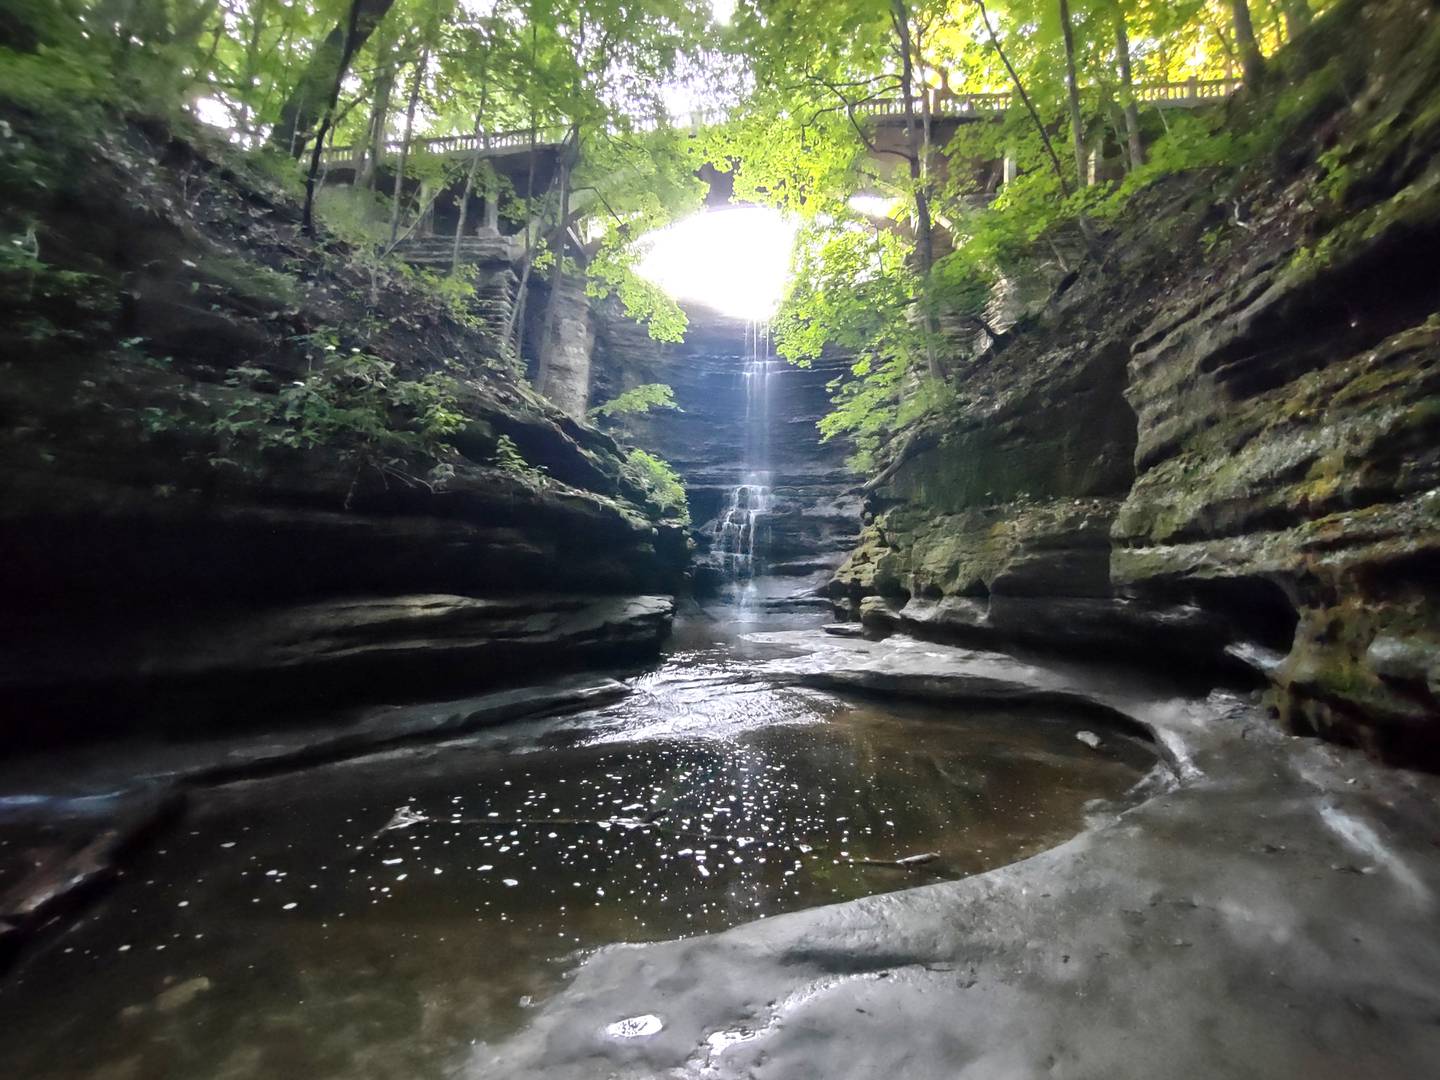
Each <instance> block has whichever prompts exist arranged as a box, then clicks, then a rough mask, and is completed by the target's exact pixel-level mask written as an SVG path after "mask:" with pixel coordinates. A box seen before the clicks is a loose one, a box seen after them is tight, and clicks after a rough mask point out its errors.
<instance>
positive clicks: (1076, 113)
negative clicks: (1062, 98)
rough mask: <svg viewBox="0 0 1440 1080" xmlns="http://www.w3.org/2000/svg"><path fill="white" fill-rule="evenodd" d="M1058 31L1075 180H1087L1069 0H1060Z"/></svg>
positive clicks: (1082, 121) (1083, 133) (1082, 183)
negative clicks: (1061, 48) (1062, 47)
mask: <svg viewBox="0 0 1440 1080" xmlns="http://www.w3.org/2000/svg"><path fill="white" fill-rule="evenodd" d="M1060 33H1061V35H1062V36H1063V37H1064V39H1065V90H1066V96H1067V98H1068V100H1069V106H1070V141H1071V142H1072V143H1073V144H1074V149H1075V182H1076V183H1077V184H1079V185H1080V186H1081V187H1082V188H1083V187H1085V186H1086V184H1087V183H1088V182H1089V178H1088V177H1087V176H1086V169H1085V121H1084V120H1083V118H1082V117H1081V115H1080V84H1079V82H1078V81H1077V80H1076V78H1075V30H1074V28H1073V27H1072V26H1071V25H1070V0H1060Z"/></svg>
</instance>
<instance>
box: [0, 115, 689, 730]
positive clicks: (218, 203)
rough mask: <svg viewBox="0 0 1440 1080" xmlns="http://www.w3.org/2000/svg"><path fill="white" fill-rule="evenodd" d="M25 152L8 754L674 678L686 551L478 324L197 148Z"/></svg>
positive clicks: (8, 618) (12, 407) (596, 438)
mask: <svg viewBox="0 0 1440 1080" xmlns="http://www.w3.org/2000/svg"><path fill="white" fill-rule="evenodd" d="M8 123H9V125H10V126H9V128H7V132H9V133H11V135H12V136H13V138H15V139H24V140H26V141H27V142H28V144H29V149H28V150H27V154H28V155H29V156H28V157H27V158H26V161H27V162H28V163H29V167H30V168H31V169H32V170H34V171H36V172H37V175H46V176H48V178H49V180H48V183H47V184H46V185H38V184H28V185H26V186H23V187H22V186H18V185H17V186H16V187H15V189H14V190H13V191H11V192H10V194H11V195H12V203H13V205H12V209H14V210H15V211H16V212H24V213H28V214H31V215H33V217H34V220H35V221H36V222H37V226H36V231H37V234H38V235H39V236H40V237H41V240H40V243H41V244H42V245H43V246H42V253H43V255H44V257H45V265H46V266H47V267H49V268H53V269H47V270H46V271H45V273H44V274H40V275H33V276H32V278H31V280H30V281H29V282H28V283H27V282H26V281H25V280H22V279H21V276H20V275H10V276H7V277H5V279H4V281H3V286H4V287H3V289H0V306H3V307H4V309H5V319H4V322H3V326H4V330H3V331H0V335H3V338H4V342H3V344H4V360H3V368H4V371H3V377H0V413H3V416H4V418H5V422H4V424H3V427H0V589H3V591H4V595H5V606H6V612H5V618H4V619H3V620H0V703H3V706H4V709H3V711H4V715H5V719H4V720H3V721H0V740H5V739H8V738H11V737H14V738H44V737H61V736H62V735H64V736H68V735H69V734H86V733H90V732H92V731H95V730H101V729H104V728H106V727H108V726H116V727H127V726H134V725H150V724H157V723H160V722H161V721H160V718H161V717H162V716H164V717H165V718H166V719H165V722H166V723H173V724H179V725H181V726H185V727H189V726H201V725H203V724H205V723H206V722H208V721H209V720H213V719H215V717H216V714H217V713H218V712H222V711H223V712H225V714H226V715H225V722H226V723H232V722H233V723H240V722H268V720H269V719H270V718H271V717H272V715H273V714H275V713H276V711H277V710H278V711H282V712H283V711H285V710H288V709H291V708H301V709H306V708H313V707H329V706H332V705H335V704H338V703H343V702H344V701H347V700H350V699H353V698H364V697H375V696H377V695H383V696H386V697H390V698H399V697H407V696H425V695H429V696H432V697H433V696H436V694H437V693H438V692H440V691H443V690H446V689H448V688H450V687H452V686H466V687H469V686H473V685H477V684H484V683H487V682H497V681H511V680H514V679H516V678H520V677H525V676H529V675H534V674H537V673H540V674H543V673H548V672H550V671H552V670H555V669H556V668H560V667H565V666H575V665H578V664H585V663H590V662H594V661H598V660H602V659H610V658H613V657H615V656H633V655H637V654H643V653H646V652H654V651H655V650H656V649H657V648H658V644H659V642H660V640H661V638H662V637H663V635H664V633H665V631H666V629H667V627H668V620H669V612H670V608H671V601H670V599H669V594H671V593H673V592H674V591H675V589H676V588H678V587H679V585H680V583H681V580H682V575H683V573H684V568H685V544H684V538H683V535H682V533H681V532H680V530H679V529H678V528H677V527H675V526H673V525H668V524H666V523H665V522H664V521H663V520H662V516H661V514H660V513H659V512H658V510H656V509H655V508H653V507H649V506H647V505H646V499H647V496H646V493H645V491H643V490H642V489H640V488H639V487H637V485H636V484H635V483H634V482H632V481H631V480H630V479H627V477H626V476H625V475H624V473H623V471H622V464H623V462H622V456H621V454H620V452H619V450H618V448H617V446H616V445H615V443H614V442H613V440H612V439H611V438H610V437H609V436H607V435H605V434H603V433H601V432H599V431H597V430H596V429H595V428H593V427H591V426H589V425H586V424H584V423H583V422H580V421H577V420H576V419H575V418H573V417H572V416H570V415H567V414H566V413H565V412H563V411H561V410H559V409H557V408H556V407H554V406H553V405H552V404H550V403H549V402H547V401H546V400H544V399H543V398H542V397H540V396H539V395H538V394H536V393H534V392H533V391H532V390H531V389H530V388H529V387H528V386H527V385H526V384H525V382H524V381H523V380H522V379H521V378H520V377H519V376H518V374H517V373H516V372H515V371H514V370H513V366H512V365H511V364H510V362H509V361H508V360H507V359H506V358H505V356H504V352H505V350H504V349H502V348H501V347H500V345H499V343H498V340H497V338H496V335H495V333H494V328H493V327H492V326H490V325H489V324H488V323H487V322H486V320H485V319H477V318H474V317H472V316H471V315H470V314H468V313H467V312H466V311H465V310H463V309H462V308H460V307H457V306H456V305H454V304H453V303H451V302H448V301H447V300H446V298H445V296H444V295H443V293H440V292H439V291H437V290H433V289H426V288H422V287H418V286H417V285H414V284H411V283H410V282H409V281H408V280H406V279H405V278H402V277H401V276H400V275H398V274H397V273H395V272H394V271H393V270H390V269H385V268H371V267H369V266H368V265H367V264H366V263H365V262H364V261H363V260H362V259H359V258H356V257H355V256H356V254H357V253H356V252H354V251H352V250H351V249H349V248H347V247H346V245H345V244H344V243H342V242H340V241H338V240H335V239H334V238H333V237H332V238H328V239H322V240H312V239H310V238H309V237H307V236H305V235H303V233H302V230H301V228H300V210H299V206H298V205H297V203H296V202H295V201H294V200H293V199H292V198H291V197H290V196H289V195H288V194H286V193H285V192H282V191H280V190H279V189H278V188H277V187H276V186H275V184H274V183H273V182H271V181H269V180H267V179H266V178H265V177H264V176H263V175H262V174H260V173H258V172H253V171H251V170H250V168H249V167H248V166H247V164H246V163H245V162H244V160H243V159H240V158H237V157H236V155H235V154H234V153H233V151H231V150H229V149H228V148H225V147H220V146H215V147H208V146H207V144H206V142H205V137H204V136H203V135H202V134H201V133H199V132H198V131H197V130H189V129H187V130H182V131H173V130H169V129H164V128H160V127H158V126H152V127H149V128H143V127H138V126H133V125H132V126H126V125H123V124H121V125H117V126H116V127H115V128H114V129H113V130H112V131H110V132H109V133H107V134H106V135H105V136H104V137H103V138H101V139H100V140H99V141H97V142H95V143H94V144H93V145H92V144H89V143H87V144H85V146H83V147H78V146H76V145H73V144H69V143H66V142H64V137H65V133H64V132H55V131H53V130H49V129H46V128H44V127H43V126H37V121H36V120H35V119H34V118H32V117H28V116H26V115H24V114H16V115H13V116H10V117H9V119H8ZM52 167H53V169H52ZM45 170H51V171H50V172H46V171H45ZM491 321H493V320H491ZM322 371H323V372H326V373H327V375H326V376H325V378H324V379H323V380H321V381H318V382H317V381H316V373H317V372H322ZM582 404H583V402H582ZM456 412H458V413H460V414H463V416H462V417H460V418H459V420H460V424H461V426H460V429H459V430H458V431H454V432H453V433H451V434H449V435H447V436H445V439H446V441H448V443H450V444H451V445H452V447H453V449H451V450H448V451H443V452H439V456H438V457H436V456H432V455H431V453H430V452H429V450H427V446H429V445H430V444H428V443H427V442H426V439H427V436H426V429H427V425H429V424H432V423H434V424H437V425H440V424H443V425H446V426H447V427H453V426H454V425H455V423H456V419H457V418H456V417H454V416H452V415H451V414H453V413H456Z"/></svg>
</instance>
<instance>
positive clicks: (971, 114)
mask: <svg viewBox="0 0 1440 1080" xmlns="http://www.w3.org/2000/svg"><path fill="white" fill-rule="evenodd" d="M1240 85H1241V83H1240V80H1239V79H1189V80H1187V81H1185V82H1176V83H1170V82H1167V83H1150V84H1144V85H1141V86H1137V87H1136V88H1135V100H1136V102H1137V103H1138V104H1140V105H1142V106H1151V107H1153V108H1161V109H1196V108H1200V107H1202V106H1205V105H1214V104H1216V103H1217V102H1220V101H1224V100H1225V99H1226V98H1228V97H1229V96H1230V95H1231V94H1233V93H1234V92H1235V91H1236V90H1238V89H1240ZM928 94H929V98H930V101H929V104H930V115H931V117H932V118H934V119H939V120H960V121H964V120H972V119H973V120H982V119H987V118H991V117H995V116H999V115H1001V114H1003V113H1004V112H1005V111H1006V110H1007V109H1009V108H1010V105H1011V103H1012V101H1013V100H1014V95H1013V94H1011V93H1009V92H1004V93H995V94H951V93H949V92H947V91H944V90H930V91H928ZM921 106H922V102H920V101H917V102H916V103H915V111H916V115H917V116H918V115H919V114H920V111H921ZM855 112H856V115H858V116H864V117H867V118H871V119H874V120H877V121H878V122H880V123H882V124H886V125H889V124H893V123H894V122H896V121H900V120H903V119H904V118H905V105H904V102H903V101H901V100H900V99H898V98H895V99H890V98H879V99H876V100H873V101H867V102H864V103H862V104H860V105H858V106H856V109H855ZM719 119H720V118H719V116H718V115H717V116H711V115H709V114H705V113H695V114H691V115H688V116H685V117H680V118H676V119H673V120H672V121H671V123H672V124H673V126H675V127H676V128H679V129H682V130H684V129H690V130H696V129H698V128H701V127H705V126H707V125H709V124H713V123H716V122H718V121H719ZM656 126H657V125H656V124H655V123H648V124H646V123H642V124H640V125H638V126H637V130H645V129H646V128H649V129H652V130H653V128H654V127H656ZM564 139H565V129H564V128H563V127H553V128H537V129H536V130H534V131H533V132H532V131H531V130H530V129H529V128H526V129H524V130H521V131H496V132H488V133H484V134H479V135H474V134H471V135H441V136H439V137H438V138H433V139H415V140H413V141H412V142H411V143H410V152H411V153H417V154H438V155H442V156H450V155H454V156H457V157H460V156H463V157H466V158H467V159H468V158H469V157H471V156H475V155H478V156H479V157H481V158H486V157H500V156H508V155H511V154H516V153H522V152H525V151H528V150H529V149H531V147H532V146H533V147H534V148H535V149H536V150H554V149H555V148H556V147H558V146H559V145H560V144H561V143H562V142H563V141H564ZM400 148H401V143H400V142H399V141H398V140H397V141H392V142H388V143H386V144H385V151H386V153H387V155H398V154H399V153H400ZM364 158H365V147H362V146H331V147H328V148H327V149H326V150H325V151H324V152H323V153H322V154H321V156H320V159H321V162H322V163H323V164H324V166H325V167H326V169H332V170H336V171H341V170H348V169H357V168H359V167H360V166H361V165H362V164H363V162H364Z"/></svg>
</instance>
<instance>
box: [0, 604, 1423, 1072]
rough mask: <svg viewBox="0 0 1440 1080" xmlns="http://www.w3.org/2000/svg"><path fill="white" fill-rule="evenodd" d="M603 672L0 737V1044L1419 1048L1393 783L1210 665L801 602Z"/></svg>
mask: <svg viewBox="0 0 1440 1080" xmlns="http://www.w3.org/2000/svg"><path fill="white" fill-rule="evenodd" d="M620 674H624V675H626V678H625V679H624V681H623V682H621V681H617V680H614V679H607V678H599V677H595V678H590V677H579V678H572V679H570V680H568V681H566V682H564V683H559V684H555V685H551V686H548V687H543V688H533V689H527V690H515V691H507V692H504V693H498V694H490V695H487V696H485V697H484V698H477V699H472V700H469V701H464V702H446V703H440V704H435V705H424V706H410V707H406V708H396V709H390V710H371V711H369V712H366V713H364V714H361V715H360V716H359V717H358V718H357V717H356V716H353V715H352V716H350V717H348V718H344V721H343V722H342V721H341V720H336V719H333V718H332V720H331V721H330V722H329V723H324V724H322V723H317V724H315V725H314V726H313V727H310V728H307V729H305V730H303V731H298V732H296V731H292V732H291V733H290V734H288V735H287V736H286V737H284V738H279V737H273V736H272V737H268V738H260V737H256V736H248V737H236V738H232V739H227V740H223V741H215V740H206V741H199V742H189V743H176V742H173V741H172V742H164V743H162V742H153V741H152V742H148V743H138V742H134V743H127V744H121V745H111V746H109V747H107V748H106V749H105V750H104V751H103V752H97V753H96V754H95V755H94V758H93V761H92V762H91V764H90V765H89V766H87V767H85V768H79V769H77V768H76V765H75V760H74V758H73V756H72V757H70V758H69V759H68V761H67V765H66V768H65V769H64V770H63V771H61V770H59V769H53V768H50V767H49V766H48V764H47V761H46V759H45V758H43V757H36V758H30V759H27V760H12V761H11V762H10V763H8V764H7V767H6V769H5V772H4V774H3V775H0V808H3V810H4V831H3V833H0V843H3V847H0V854H3V856H4V869H5V871H6V873H7V877H6V878H5V885H6V887H7V888H8V893H7V896H8V900H7V915H8V917H9V918H10V919H11V920H12V922H14V923H15V924H16V925H17V926H18V927H20V930H23V932H24V934H25V937H26V940H25V941H24V942H23V947H17V948H16V949H15V950H13V955H12V959H13V964H12V967H11V970H10V972H9V974H8V976H7V979H6V982H5V984H4V986H3V988H0V999H3V1002H4V1009H5V1013H6V1015H7V1016H10V1017H13V1018H15V1020H16V1022H15V1023H9V1024H7V1025H6V1027H5V1032H4V1034H3V1036H0V1063H3V1065H4V1067H5V1071H6V1072H7V1073H8V1074H10V1075H16V1076H36V1077H40V1076H56V1077H61V1076H63V1077H129V1076H135V1077H140V1076H162V1075H173V1076H180V1075H185V1076H202V1075H204V1076H238V1075H255V1074H258V1073H260V1072H264V1073H266V1074H268V1075H299V1074H300V1073H302V1072H303V1073H304V1074H305V1075H309V1076H314V1077H322V1076H393V1075H400V1074H402V1073H403V1074H405V1075H410V1076H457V1075H459V1076H477V1077H481V1076H484V1077H489V1076H494V1077H532V1076H533V1077H587V1078H588V1077H599V1076H616V1077H636V1078H639V1077H682V1076H683V1077H690V1076H715V1077H729V1076H734V1077H752V1076H753V1077H784V1078H786V1080H792V1078H802V1077H826V1078H829V1077H857V1078H861V1077H863V1078H872V1077H877V1076H883V1075H898V1076H905V1077H932V1076H933V1077H942V1076H943V1077H956V1076H966V1077H970V1076H974V1077H986V1078H994V1077H1033V1076H1061V1077H1091V1076H1107V1077H1137V1078H1138V1077H1147V1078H1149V1077H1155V1076H1205V1077H1217V1076H1225V1077H1231V1076H1254V1077H1290V1076H1294V1077H1301V1076H1304V1077H1314V1076H1337V1077H1338V1076H1346V1077H1350V1076H1355V1075H1365V1076H1374V1077H1418V1076H1423V1075H1427V1070H1428V1069H1430V1068H1431V1067H1433V1062H1434V1061H1436V1060H1440V942H1436V940H1435V938H1434V933H1433V929H1434V925H1435V921H1436V912H1435V907H1436V900H1435V897H1436V891H1437V889H1440V850H1437V838H1440V812H1437V810H1436V805H1437V802H1436V798H1435V796H1436V794H1437V789H1440V782H1437V781H1436V780H1435V779H1434V778H1432V777H1426V776H1422V775H1419V774H1412V773H1407V772H1403V771H1396V770H1391V769H1381V768H1379V767H1376V766H1373V765H1371V764H1369V763H1368V762H1367V761H1366V760H1365V759H1364V758H1363V757H1361V756H1360V755H1359V754H1357V753H1355V752H1352V751H1347V750H1344V749H1339V748H1336V747H1333V746H1329V745H1325V744H1321V743H1318V742H1316V741H1314V740H1309V739H1299V738H1293V737H1287V736H1284V735H1281V734H1279V733H1278V732H1277V731H1276V730H1275V729H1274V728H1273V726H1272V725H1271V723H1270V722H1269V720H1268V719H1267V718H1266V717H1265V716H1264V714H1263V713H1262V712H1261V711H1260V709H1259V708H1258V706H1257V705H1256V704H1255V703H1254V702H1252V701H1250V700H1248V698H1246V697H1244V696H1241V695H1237V694H1229V693H1222V692H1215V693H1211V694H1208V695H1207V696H1203V697H1199V696H1189V695H1187V694H1185V693H1183V692H1178V691H1176V690H1175V688H1174V686H1173V685H1171V684H1169V683H1167V681H1166V680H1164V679H1163V678H1158V677H1156V676H1154V675H1151V676H1148V677H1146V678H1143V679H1142V678H1140V677H1137V676H1135V675H1134V674H1132V673H1127V672H1124V671H1119V670H1107V669H1103V668H1097V667H1096V666H1095V665H1093V664H1092V665H1087V666H1085V667H1083V668H1082V667H1078V666H1076V667H1071V666H1067V665H1065V664H1062V663H1055V662H1053V661H1046V662H1038V661H1037V662H1030V661H1027V660H1025V659H1022V658H1016V657H1012V656H1006V655H1002V654H997V653H986V652H977V651H972V650H965V649H959V648H953V647H947V646H942V645H935V644H930V643H926V642H920V641H917V640H915V639H911V638H908V637H905V636H901V635H895V636H891V637H888V638H885V639H883V640H866V639H863V638H858V637H849V636H837V635H834V634H829V633H825V632H824V631H823V630H822V629H821V628H819V627H818V626H816V625H815V619H814V618H813V617H812V616H808V615H803V616H802V615H791V616H783V617H779V618H775V617H772V618H770V619H769V620H767V621H765V622H761V623H755V622H737V621H736V620H735V613H734V611H733V610H730V609H724V608H717V609H713V610H711V611H709V612H705V611H692V612H691V613H690V614H689V615H687V616H685V617H683V618H682V619H681V620H680V622H679V623H678V625H677V633H676V637H675V639H674V640H673V642H672V644H671V646H670V647H669V650H668V652H667V655H666V656H665V657H664V658H663V659H662V661H661V662H660V663H659V664H657V665H655V666H653V667H651V668H648V669H646V670H641V671H635V672H631V673H620ZM881 695H883V697H882V696H881ZM501 721H507V722H505V723H501ZM107 837H109V838H110V839H109V840H108V842H107V841H106V838H107ZM913 856H921V857H922V858H921V860H920V861H917V862H915V863H911V864H908V865H899V866H897V865H894V863H895V862H897V861H898V860H902V859H906V858H910V857H913ZM37 862H38V863H40V864H41V865H40V866H39V868H38V869H37V867H36V866H35V864H36V863H37ZM77 884H78V885H80V886H82V887H83V886H88V887H89V890H90V891H89V893H88V895H86V894H84V893H83V892H81V893H80V894H76V893H74V892H72V891H71V887H72V886H75V885H77ZM82 901H83V903H82ZM27 904H28V905H29V906H28V907H27ZM20 930H17V933H19V932H20Z"/></svg>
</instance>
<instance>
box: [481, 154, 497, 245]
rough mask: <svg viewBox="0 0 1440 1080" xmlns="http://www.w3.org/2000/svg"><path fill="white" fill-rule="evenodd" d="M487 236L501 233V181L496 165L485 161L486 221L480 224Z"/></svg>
mask: <svg viewBox="0 0 1440 1080" xmlns="http://www.w3.org/2000/svg"><path fill="white" fill-rule="evenodd" d="M480 229H481V232H482V233H483V234H484V235H486V236H499V235H500V181H499V180H498V179H497V177H496V176H495V166H493V165H491V164H490V162H488V161H487V162H485V221H484V223H483V224H482V225H481V226H480Z"/></svg>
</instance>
